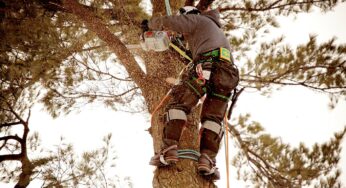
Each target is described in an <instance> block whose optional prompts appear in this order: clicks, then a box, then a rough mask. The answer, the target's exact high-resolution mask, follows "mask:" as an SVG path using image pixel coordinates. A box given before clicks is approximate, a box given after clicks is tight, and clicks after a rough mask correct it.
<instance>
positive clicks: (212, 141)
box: [200, 120, 224, 154]
mask: <svg viewBox="0 0 346 188" xmlns="http://www.w3.org/2000/svg"><path fill="white" fill-rule="evenodd" d="M223 134H224V130H223V127H222V126H221V125H220V124H218V123H216V122H214V121H209V120H207V121H204V122H203V124H202V129H201V141H200V145H201V146H200V148H201V150H209V151H212V152H214V153H215V154H216V153H217V152H218V151H219V147H220V142H221V139H222V137H223Z"/></svg>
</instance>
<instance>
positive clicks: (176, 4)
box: [146, 0, 216, 188]
mask: <svg viewBox="0 0 346 188" xmlns="http://www.w3.org/2000/svg"><path fill="white" fill-rule="evenodd" d="M151 2H152V4H153V16H157V15H166V11H165V8H166V6H165V4H164V1H162V0H152V1H151ZM184 3H185V0H175V1H170V6H171V9H172V10H178V9H179V8H180V7H182V6H184ZM166 59H168V58H166ZM171 61H172V58H171ZM173 61H174V60H173ZM175 63H177V62H175ZM178 63H179V62H178ZM173 66H174V65H173ZM175 66H177V65H175ZM170 68H172V67H170ZM175 68H176V67H175ZM168 69H169V68H168ZM178 70H180V69H178ZM178 72H179V71H177V72H176V73H175V74H177V73H178ZM175 76H176V75H175ZM166 85H167V84H166ZM157 86H158V85H154V84H153V87H157ZM169 87H172V86H169ZM166 92H167V91H166V90H163V91H157V92H156V93H152V95H153V96H156V98H157V96H161V99H162V98H163V96H165V94H166ZM159 98H160V97H159ZM161 99H160V100H161ZM146 100H150V99H146ZM158 103H159V101H152V103H150V102H149V103H147V104H152V105H148V109H149V111H150V112H151V113H152V110H150V109H154V108H155V107H156V105H158ZM166 104H167V103H166ZM166 104H163V106H162V107H161V108H160V109H159V110H158V112H156V113H155V114H154V116H152V118H153V120H152V125H151V130H150V132H151V134H152V137H153V143H154V150H155V152H158V151H160V149H161V148H160V145H161V143H162V132H163V122H162V116H163V111H164V109H165V106H166ZM199 111H200V108H194V109H193V110H192V113H191V114H190V115H189V116H188V125H187V126H186V128H185V130H184V131H183V134H182V137H181V139H180V143H179V149H193V150H196V151H199V142H198V133H199V130H198V124H199ZM153 187H154V188H164V187H165V188H182V187H184V188H196V187H203V188H213V187H216V186H215V184H214V183H213V182H212V181H207V180H205V179H204V178H202V177H201V176H200V175H199V174H198V173H197V162H196V161H193V160H191V159H180V160H179V162H178V163H177V164H176V165H175V166H173V167H164V168H157V169H156V170H155V172H154V179H153Z"/></svg>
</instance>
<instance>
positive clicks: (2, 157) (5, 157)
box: [0, 154, 22, 163]
mask: <svg viewBox="0 0 346 188" xmlns="http://www.w3.org/2000/svg"><path fill="white" fill-rule="evenodd" d="M21 158H22V155H21V154H9V155H0V163H1V162H3V161H19V160H20V159H21Z"/></svg>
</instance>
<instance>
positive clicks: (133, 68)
mask: <svg viewBox="0 0 346 188" xmlns="http://www.w3.org/2000/svg"><path fill="white" fill-rule="evenodd" d="M63 7H64V8H66V9H67V10H70V11H71V12H72V13H73V14H74V15H76V16H77V17H78V19H80V20H82V21H83V22H84V23H85V25H86V26H87V27H88V28H89V29H90V30H92V31H93V32H95V33H96V34H97V36H98V37H99V38H100V39H101V40H103V41H105V42H106V43H107V44H108V46H109V47H110V48H111V49H112V50H113V52H114V53H115V54H116V56H117V57H118V58H119V59H120V60H121V62H122V65H123V66H124V67H125V69H126V70H127V72H128V73H129V75H130V77H131V78H133V80H134V82H135V83H136V84H137V85H138V86H139V87H140V88H141V89H142V88H144V87H145V86H146V85H147V83H146V80H145V79H146V75H145V74H144V73H143V71H142V69H141V68H140V67H139V65H138V64H137V62H136V60H135V59H134V57H133V55H132V54H131V52H130V51H129V50H128V49H127V48H126V46H125V45H124V44H123V43H122V42H121V41H120V40H119V39H118V38H117V37H116V36H115V35H114V34H113V33H112V32H110V30H109V29H108V28H107V27H106V26H105V25H104V24H103V23H102V20H100V19H99V18H97V17H96V16H95V15H93V14H92V13H91V12H90V11H88V10H87V9H85V8H84V7H83V6H82V5H81V4H79V3H78V2H77V1H76V0H64V1H63ZM142 91H143V90H142Z"/></svg>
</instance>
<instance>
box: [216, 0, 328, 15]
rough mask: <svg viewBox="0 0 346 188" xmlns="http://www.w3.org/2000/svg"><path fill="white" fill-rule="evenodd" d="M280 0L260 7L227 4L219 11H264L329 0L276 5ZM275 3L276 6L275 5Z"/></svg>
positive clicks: (322, 0) (321, 0)
mask: <svg viewBox="0 0 346 188" xmlns="http://www.w3.org/2000/svg"><path fill="white" fill-rule="evenodd" d="M280 1H282V0H278V1H275V2H273V3H272V4H270V5H269V6H267V7H262V8H252V7H248V8H246V7H235V6H233V7H232V6H228V7H224V8H220V9H219V11H220V12H225V11H246V12H264V11H268V10H274V9H281V8H285V7H290V6H294V5H296V6H302V5H308V4H314V3H321V2H329V0H317V1H301V2H291V3H286V4H281V5H277V4H278V3H279V2H280ZM275 5H276V6H275Z"/></svg>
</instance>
